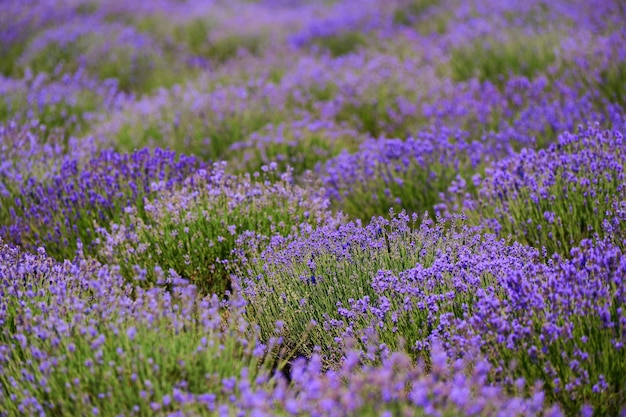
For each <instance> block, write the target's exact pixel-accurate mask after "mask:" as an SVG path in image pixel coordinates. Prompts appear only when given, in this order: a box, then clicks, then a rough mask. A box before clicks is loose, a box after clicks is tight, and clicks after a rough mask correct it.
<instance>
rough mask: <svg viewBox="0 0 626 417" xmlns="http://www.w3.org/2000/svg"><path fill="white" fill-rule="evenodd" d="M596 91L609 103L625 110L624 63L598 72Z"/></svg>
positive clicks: (625, 75)
mask: <svg viewBox="0 0 626 417" xmlns="http://www.w3.org/2000/svg"><path fill="white" fill-rule="evenodd" d="M596 87H597V89H598V91H599V92H600V93H601V94H602V95H603V96H604V98H606V99H607V100H608V101H609V102H611V103H615V104H619V105H620V106H621V107H622V108H623V109H624V108H626V61H621V62H619V63H616V64H614V65H609V66H608V67H607V68H605V69H603V70H602V71H600V80H599V82H598V84H597V86H596Z"/></svg>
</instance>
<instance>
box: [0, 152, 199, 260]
mask: <svg viewBox="0 0 626 417" xmlns="http://www.w3.org/2000/svg"><path fill="white" fill-rule="evenodd" d="M43 148H44V149H47V148H46V147H45V146H43ZM32 149H33V150H34V151H35V152H37V151H38V149H39V148H37V147H33V148H32ZM45 152H47V151H45ZM53 152H54V151H53ZM32 156H33V157H34V156H35V155H32ZM56 163H57V164H58V165H57V168H56V170H55V171H56V173H55V174H54V175H51V176H49V177H48V178H45V179H40V178H39V177H38V176H37V175H36V174H35V173H31V175H32V176H27V177H24V175H25V174H26V173H21V175H20V176H19V177H17V178H16V179H19V181H15V182H12V181H9V183H8V184H7V185H5V188H6V189H7V193H5V198H4V199H3V207H2V208H3V214H5V216H3V219H2V226H1V227H0V235H2V236H3V237H4V238H5V239H7V241H11V242H14V243H16V244H19V245H22V246H23V247H25V248H27V249H35V248H37V247H38V246H42V245H43V246H46V248H47V250H48V253H49V254H50V255H51V256H53V257H56V258H57V259H72V258H74V256H76V254H77V250H79V248H80V250H84V251H85V252H86V253H93V249H94V246H93V243H94V239H95V238H96V235H95V233H94V231H95V229H96V227H97V225H100V226H102V227H106V226H107V225H108V222H109V221H111V220H115V219H116V218H119V216H120V215H121V214H122V212H123V210H124V209H125V208H126V207H128V206H134V205H138V206H139V208H140V209H142V207H143V201H144V197H149V196H150V195H151V194H154V192H155V191H156V190H157V189H158V188H155V186H156V184H157V183H159V182H162V184H161V185H159V186H158V187H160V188H161V189H169V188H172V187H173V186H174V185H176V184H179V183H182V181H183V180H184V179H185V178H187V176H188V175H190V174H191V173H193V172H195V171H196V170H197V169H198V168H200V167H201V166H202V165H201V164H200V163H199V162H198V161H197V160H196V159H195V158H194V157H186V156H180V157H179V156H177V155H176V154H175V153H173V152H170V151H167V150H160V149H156V150H154V151H151V150H149V149H144V150H141V151H136V152H134V153H132V154H119V153H117V152H114V151H111V150H109V151H102V152H100V153H98V154H95V155H93V156H92V157H91V158H90V159H88V160H86V161H84V160H81V159H79V158H77V157H71V156H66V157H64V158H63V159H62V160H61V161H57V162H56ZM33 174H34V175H33Z"/></svg>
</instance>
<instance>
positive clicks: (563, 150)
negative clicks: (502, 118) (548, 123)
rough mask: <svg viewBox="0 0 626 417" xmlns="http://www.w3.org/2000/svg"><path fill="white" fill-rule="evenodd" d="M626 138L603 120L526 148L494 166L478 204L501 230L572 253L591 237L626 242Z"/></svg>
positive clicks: (521, 238)
mask: <svg viewBox="0 0 626 417" xmlns="http://www.w3.org/2000/svg"><path fill="white" fill-rule="evenodd" d="M625 166H626V143H625V142H624V136H623V134H622V133H621V132H620V131H616V130H615V131H604V130H601V129H599V128H598V127H597V126H589V127H587V128H585V129H582V128H581V132H580V133H579V134H570V133H565V134H563V135H562V136H560V137H559V140H558V143H557V144H554V145H551V146H550V147H549V148H548V149H546V150H541V151H538V152H536V151H532V150H524V151H522V152H521V153H519V154H518V155H515V156H512V157H510V158H507V159H504V160H502V161H500V162H498V163H497V164H495V166H494V167H493V168H492V169H489V170H488V171H487V174H486V178H485V180H484V181H483V183H482V185H481V188H480V191H479V196H480V200H478V203H472V202H469V203H468V205H469V206H471V205H475V206H476V209H475V210H476V211H477V212H479V213H480V214H481V216H482V218H484V219H486V220H485V221H486V223H487V224H488V225H489V226H490V227H491V228H492V229H494V230H495V231H496V232H497V233H499V234H500V235H502V236H508V235H512V236H513V237H514V238H515V239H516V240H518V241H521V242H525V243H528V244H530V245H533V246H535V247H537V248H542V247H545V248H546V250H547V251H548V252H549V253H554V252H558V253H561V254H564V255H569V252H570V249H571V248H572V247H574V246H577V245H578V243H579V242H580V241H581V240H583V239H585V238H592V237H594V236H595V235H599V236H601V237H603V236H607V237H609V238H610V239H611V240H612V241H614V242H615V243H617V244H618V245H620V246H621V247H624V242H625V241H624V239H625V238H626V236H624V221H625V220H626V194H625V192H626V187H625V184H626V177H625V176H624V168H625Z"/></svg>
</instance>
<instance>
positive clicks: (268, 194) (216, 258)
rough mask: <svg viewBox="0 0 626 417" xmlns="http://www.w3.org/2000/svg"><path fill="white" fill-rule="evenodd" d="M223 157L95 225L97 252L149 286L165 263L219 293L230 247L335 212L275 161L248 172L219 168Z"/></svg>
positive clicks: (316, 222)
mask: <svg viewBox="0 0 626 417" xmlns="http://www.w3.org/2000/svg"><path fill="white" fill-rule="evenodd" d="M225 165H226V164H225V163H219V164H214V165H213V167H212V169H211V171H210V172H209V171H206V170H200V171H198V173H197V174H195V175H193V176H191V177H190V178H189V179H188V180H187V181H185V182H184V184H183V186H182V188H181V189H180V190H174V191H171V192H166V191H165V190H164V191H163V192H161V193H160V195H159V197H158V198H157V199H156V200H155V201H154V202H151V203H146V204H145V205H144V206H143V207H142V210H141V211H137V210H128V211H127V213H128V215H127V216H125V217H123V218H122V219H123V222H122V223H120V224H117V225H116V224H114V225H112V227H111V229H112V230H111V232H110V233H109V232H107V231H106V230H104V231H103V232H102V233H103V234H102V236H101V239H100V240H101V242H102V245H101V250H100V253H99V254H100V256H101V257H102V258H103V259H105V260H107V261H108V262H111V263H120V264H121V266H122V273H123V274H124V276H125V277H126V278H128V279H142V280H145V281H146V282H145V283H146V284H147V285H149V286H151V285H155V284H157V285H163V284H166V283H167V282H166V280H164V276H163V271H168V270H173V271H175V272H176V273H177V274H179V275H181V276H183V277H185V278H187V279H189V280H190V281H191V282H192V283H193V284H195V285H197V286H198V287H199V288H200V290H201V291H202V292H204V293H217V294H223V293H224V291H225V290H226V289H227V288H228V287H229V271H230V268H231V263H232V261H233V260H235V254H233V251H235V250H237V251H238V252H240V255H243V256H245V254H246V253H248V252H250V251H251V248H254V249H256V250H260V249H261V248H262V247H263V245H265V244H267V243H268V241H270V239H271V238H273V237H274V236H283V237H287V236H292V238H293V237H295V236H298V235H299V234H301V233H307V232H310V230H311V229H312V228H314V227H317V226H329V227H333V226H336V225H337V224H339V223H340V222H341V220H342V216H340V215H334V214H333V213H332V212H330V210H328V201H327V200H326V199H324V198H323V196H322V195H320V193H319V192H317V191H316V190H314V189H312V188H310V187H301V186H297V185H293V184H292V180H291V175H290V173H289V172H287V173H283V174H282V175H280V176H279V175H278V174H276V173H275V171H273V170H274V169H275V164H274V165H273V166H271V167H267V166H265V167H264V171H265V174H264V175H260V174H259V173H257V174H256V175H252V176H250V175H248V174H246V175H243V176H233V175H229V174H226V173H225V171H224V170H225ZM270 176H274V179H273V181H270V179H271V177H270Z"/></svg>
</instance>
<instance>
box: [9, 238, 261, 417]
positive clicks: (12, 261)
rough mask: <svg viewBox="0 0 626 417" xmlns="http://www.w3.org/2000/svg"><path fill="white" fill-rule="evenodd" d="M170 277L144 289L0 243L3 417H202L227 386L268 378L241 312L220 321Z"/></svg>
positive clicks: (209, 304) (214, 303) (207, 303)
mask: <svg viewBox="0 0 626 417" xmlns="http://www.w3.org/2000/svg"><path fill="white" fill-rule="evenodd" d="M174 281H175V289H174V291H173V292H164V291H163V290H161V289H151V290H149V291H142V290H141V289H139V288H135V289H133V288H132V285H129V284H126V283H125V282H124V279H123V278H122V277H121V276H120V275H119V274H118V273H117V272H116V271H115V270H114V269H113V270H111V269H108V268H102V267H100V266H97V265H96V264H94V263H93V262H88V261H82V262H81V263H80V264H76V265H73V264H70V263H69V262H66V263H64V264H58V263H56V262H54V261H52V260H51V259H50V258H48V257H47V256H45V251H44V250H43V249H42V250H40V251H39V253H38V254H32V255H31V254H25V253H21V252H20V251H19V250H17V249H15V248H11V247H9V246H6V245H4V244H2V245H1V246H0V282H1V283H2V285H1V286H0V294H1V295H2V296H1V297H0V323H1V327H0V328H1V329H2V330H1V331H0V349H1V350H0V351H1V352H2V353H1V354H0V371H1V372H0V381H1V383H0V387H1V388H0V410H2V411H0V414H2V415H35V414H36V415H40V414H44V415H55V416H57V415H58V416H61V415H68V414H71V415H80V414H89V415H111V416H112V415H119V414H120V413H125V414H128V415H155V414H158V415H162V414H165V413H167V412H174V411H175V410H180V409H185V410H187V412H189V413H192V412H193V413H208V412H211V411H215V409H216V407H217V403H219V402H222V401H226V399H227V398H228V392H227V391H226V388H227V387H228V385H229V383H228V380H229V378H233V377H234V378H238V379H239V378H240V377H241V381H240V383H243V380H244V379H248V380H249V381H251V382H252V381H254V380H255V379H256V378H257V376H258V377H259V379H257V383H261V382H262V381H263V378H265V379H266V380H267V378H268V376H269V374H268V372H267V371H264V370H263V369H267V365H264V364H263V354H264V349H265V347H264V346H260V345H258V344H256V343H255V341H254V340H255V339H254V336H253V334H254V330H253V329H252V328H251V326H250V325H248V324H247V323H246V322H244V321H242V316H241V314H240V313H237V311H238V310H237V307H234V306H233V307H232V308H229V309H228V314H227V315H225V314H224V311H225V309H224V307H222V306H221V305H220V303H219V301H218V299H217V298H215V297H214V298H207V299H200V297H198V295H197V292H196V290H195V287H194V286H189V285H186V283H185V281H184V280H182V279H180V278H174ZM131 294H132V297H131ZM242 375H245V376H242Z"/></svg>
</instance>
